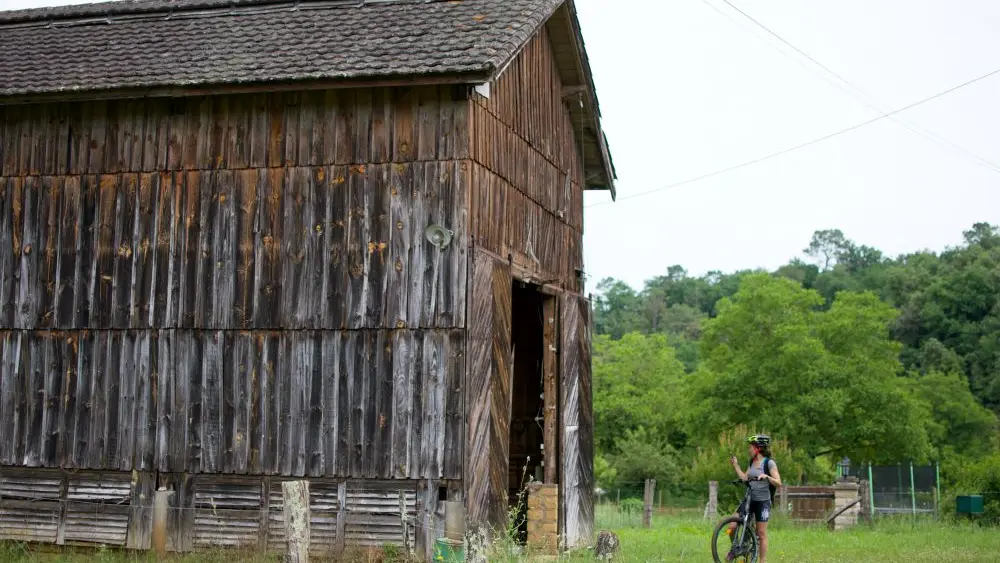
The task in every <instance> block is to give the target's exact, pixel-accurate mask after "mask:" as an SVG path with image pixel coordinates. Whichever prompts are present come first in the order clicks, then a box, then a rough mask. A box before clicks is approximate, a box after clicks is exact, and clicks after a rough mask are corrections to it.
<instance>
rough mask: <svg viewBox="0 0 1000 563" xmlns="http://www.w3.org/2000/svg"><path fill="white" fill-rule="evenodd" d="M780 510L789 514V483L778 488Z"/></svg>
mask: <svg viewBox="0 0 1000 563" xmlns="http://www.w3.org/2000/svg"><path fill="white" fill-rule="evenodd" d="M778 512H780V513H781V514H785V515H787V514H788V485H782V486H781V487H779V488H778Z"/></svg>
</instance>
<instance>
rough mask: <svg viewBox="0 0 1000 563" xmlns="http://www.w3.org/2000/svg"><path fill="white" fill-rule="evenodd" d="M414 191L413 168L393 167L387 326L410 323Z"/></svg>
mask: <svg viewBox="0 0 1000 563" xmlns="http://www.w3.org/2000/svg"><path fill="white" fill-rule="evenodd" d="M412 193H413V176H412V168H411V167H410V166H409V165H407V164H395V165H392V166H390V177H389V249H388V258H387V260H386V263H387V266H388V279H387V283H386V291H385V302H386V307H385V319H384V321H383V323H382V326H386V327H397V328H405V327H407V326H409V325H410V316H409V310H408V305H407V299H408V297H409V258H410V253H411V252H412V242H411V237H412V236H413V227H412V225H411V223H410V222H411V220H412V219H411V215H412V213H411V211H412V210H411V207H410V201H411V197H412ZM463 238H464V237H463Z"/></svg>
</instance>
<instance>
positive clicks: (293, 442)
mask: <svg viewBox="0 0 1000 563" xmlns="http://www.w3.org/2000/svg"><path fill="white" fill-rule="evenodd" d="M275 340H276V341H277V352H278V353H277V358H278V361H277V365H276V366H275V367H276V369H275V385H274V391H273V393H274V402H275V422H276V426H275V430H277V436H278V443H277V447H276V452H277V454H278V459H277V460H276V461H277V463H276V466H277V471H276V472H277V473H278V474H279V475H283V476H286V477H287V476H289V475H292V469H293V467H294V466H295V451H296V449H297V448H296V446H297V445H298V444H297V442H298V435H297V434H296V433H295V429H294V428H295V419H294V417H295V413H294V412H293V411H292V406H293V405H292V385H293V383H292V381H293V375H292V373H293V370H294V369H295V356H294V354H295V348H294V344H295V341H294V339H292V338H281V337H280V336H276V337H275Z"/></svg>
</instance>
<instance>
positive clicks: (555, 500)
mask: <svg viewBox="0 0 1000 563" xmlns="http://www.w3.org/2000/svg"><path fill="white" fill-rule="evenodd" d="M527 546H528V549H529V550H530V551H531V552H532V553H539V554H543V555H557V554H558V553H559V485H549V484H544V485H543V484H541V483H532V484H530V485H528V543H527Z"/></svg>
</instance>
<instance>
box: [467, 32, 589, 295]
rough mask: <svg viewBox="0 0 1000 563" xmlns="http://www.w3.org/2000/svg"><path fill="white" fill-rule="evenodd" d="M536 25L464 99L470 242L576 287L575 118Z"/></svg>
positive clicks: (578, 192) (579, 196)
mask: <svg viewBox="0 0 1000 563" xmlns="http://www.w3.org/2000/svg"><path fill="white" fill-rule="evenodd" d="M565 103H569V102H564V100H563V88H562V83H561V79H560V77H559V73H558V71H557V69H556V65H555V60H554V58H553V55H552V50H551V47H550V44H549V38H548V35H547V33H546V32H545V30H544V29H542V30H541V31H540V32H539V33H538V35H536V36H535V38H534V39H532V40H531V42H530V43H528V45H527V46H526V47H525V48H524V50H523V51H522V52H521V54H520V55H518V56H517V58H515V59H514V61H513V62H512V63H511V64H510V66H509V67H507V69H506V70H504V72H503V74H502V75H501V77H500V78H499V79H498V80H497V81H496V82H495V83H494V84H493V86H492V88H491V92H490V97H489V98H485V97H482V96H479V95H473V97H472V102H471V104H470V107H471V110H470V124H471V128H472V133H471V139H472V142H471V147H470V151H471V159H472V160H473V161H474V164H473V169H472V179H471V204H470V220H469V222H470V231H471V233H472V235H473V236H474V237H475V241H476V244H477V245H478V246H480V247H482V248H485V249H487V250H489V251H491V252H493V253H494V254H497V255H499V256H502V257H503V258H507V257H508V256H510V257H511V258H512V259H513V263H514V265H515V266H517V267H518V268H519V269H521V270H523V271H526V272H529V273H531V274H532V275H534V276H535V277H537V278H538V279H540V280H542V281H545V282H549V283H554V284H555V283H561V284H563V286H564V287H565V288H566V289H567V290H569V291H574V292H579V291H580V290H581V289H582V287H581V285H580V282H579V280H578V277H577V276H576V274H575V270H576V269H577V268H581V267H582V264H583V254H582V237H583V191H582V188H581V186H582V183H583V182H582V168H581V162H580V161H579V159H578V158H579V157H578V154H579V151H578V147H577V145H576V141H575V140H574V132H573V123H572V122H571V120H570V116H569V112H568V110H567V109H566V106H565V105H564V104H565Z"/></svg>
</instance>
